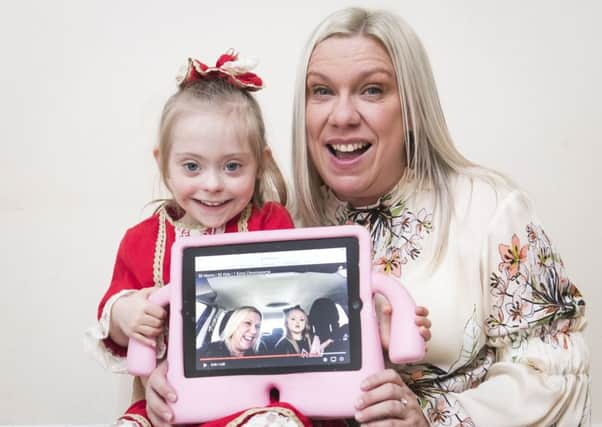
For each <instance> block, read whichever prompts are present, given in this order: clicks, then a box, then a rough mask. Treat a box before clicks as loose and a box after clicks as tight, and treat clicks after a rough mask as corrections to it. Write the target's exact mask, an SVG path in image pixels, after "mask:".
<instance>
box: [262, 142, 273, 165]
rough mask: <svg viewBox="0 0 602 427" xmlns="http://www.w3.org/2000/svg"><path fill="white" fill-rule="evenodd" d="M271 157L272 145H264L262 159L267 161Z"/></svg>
mask: <svg viewBox="0 0 602 427" xmlns="http://www.w3.org/2000/svg"><path fill="white" fill-rule="evenodd" d="M271 158H272V147H270V146H269V145H266V146H265V148H264V149H263V161H264V162H267V161H268V160H270V159H271Z"/></svg>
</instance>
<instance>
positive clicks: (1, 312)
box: [0, 0, 602, 424]
mask: <svg viewBox="0 0 602 427" xmlns="http://www.w3.org/2000/svg"><path fill="white" fill-rule="evenodd" d="M218 3H219V4H222V5H220V6H218ZM285 3H288V2H281V1H270V2H267V1H266V2H261V1H259V2H248V1H242V0H231V1H229V2H216V1H211V2H209V1H201V0H197V1H170V2H159V1H148V0H145V1H142V0H133V1H100V0H97V1H93V0H80V1H76V0H71V1H44V0H38V1H33V0H0V64H1V70H0V77H1V78H0V141H1V142H0V143H1V147H2V150H1V155H0V182H1V183H2V184H1V185H2V191H1V192H0V224H1V225H0V227H1V228H0V236H1V244H0V260H1V261H0V262H1V267H2V268H1V270H0V271H1V274H2V281H3V290H4V297H3V298H1V309H0V327H1V331H2V332H1V336H2V339H1V341H0V342H1V344H0V345H1V347H0V366H1V367H2V373H1V374H0V378H1V379H0V424H60V423H64V424H99V423H108V422H110V421H111V420H112V419H113V418H114V417H115V416H117V415H118V414H120V413H121V412H122V411H123V409H124V408H125V405H126V403H127V400H128V396H127V391H126V390H127V388H128V387H127V386H126V385H125V383H124V379H123V378H122V379H119V378H118V377H117V376H114V375H112V374H109V373H106V372H105V371H104V370H103V369H102V368H101V367H100V366H99V365H98V364H97V363H96V362H95V361H94V360H93V359H92V358H91V357H90V356H89V355H87V354H85V353H84V351H83V345H82V335H83V331H84V330H85V329H86V328H87V327H88V326H89V325H91V324H92V323H93V322H94V320H95V313H96V305H97V303H98V301H99V299H100V297H101V296H102V294H103V293H104V291H105V289H106V287H107V285H108V283H109V280H110V276H111V272H112V267H113V261H114V256H115V253H116V249H117V245H118V243H119V240H120V238H121V236H122V234H123V233H124V231H125V229H126V228H127V227H129V226H131V225H133V224H135V223H136V222H138V221H139V220H141V219H143V218H144V217H145V216H146V215H147V214H148V213H149V209H148V208H147V207H145V204H146V203H147V202H149V201H150V200H152V199H153V198H156V197H157V196H159V195H160V192H159V191H158V188H159V185H158V176H157V173H156V169H155V164H154V161H153V159H152V155H151V150H152V147H153V144H154V143H155V142H156V130H157V123H158V116H159V112H160V109H161V107H162V104H163V102H164V101H165V100H166V98H167V97H168V96H169V95H170V94H171V93H172V92H173V91H174V90H175V82H174V77H175V75H176V72H177V70H178V68H179V66H180V65H181V64H183V63H184V62H185V60H186V58H187V57H188V56H196V57H198V58H200V59H202V60H206V61H207V62H213V61H214V60H215V59H216V57H217V56H218V54H219V53H222V52H223V51H225V50H226V49H227V48H229V47H235V48H237V49H238V50H239V51H240V52H241V53H242V54H243V55H245V56H250V55H254V56H258V57H259V58H261V62H260V66H259V68H258V69H257V71H258V73H259V74H260V75H261V76H262V77H263V78H264V80H265V81H266V82H267V88H266V89H265V90H264V91H262V92H260V93H259V95H258V98H259V100H260V102H261V104H262V106H263V108H264V112H265V118H266V122H267V126H268V134H269V139H270V141H271V144H272V146H273V150H274V152H275V154H276V157H277V160H278V161H279V163H280V165H281V166H282V168H283V169H284V171H285V172H286V174H287V176H289V177H290V170H291V168H290V153H289V152H290V134H291V130H290V122H291V117H290V112H291V105H292V94H293V79H294V73H295V69H296V64H297V58H298V56H299V53H300V51H301V48H302V45H303V44H304V42H305V39H306V38H307V37H308V35H309V32H310V30H311V29H312V28H313V27H314V26H315V25H316V24H317V23H318V22H319V21H320V20H321V19H322V18H324V17H325V16H326V15H327V14H328V13H330V12H331V11H333V10H335V9H338V8H341V7H343V6H349V5H351V3H349V2H347V1H338V0H320V1H303V2H295V3H294V4H293V5H290V6H289V5H285ZM364 5H367V6H370V7H386V8H390V9H392V10H395V11H396V12H398V13H399V14H400V15H402V16H404V17H405V18H406V20H407V21H408V22H410V23H411V25H412V26H413V27H414V28H415V29H416V31H417V32H418V34H419V35H420V36H421V38H422V40H423V42H424V44H425V45H426V48H427V50H428V52H429V54H430V57H431V60H432V63H433V68H434V73H435V77H436V80H437V83H438V86H439V89H440V94H441V100H442V104H443V107H444V110H445V112H446V114H447V119H448V123H449V127H450V130H451V133H452V135H453V137H454V139H455V141H456V143H457V145H458V146H459V148H460V150H461V151H462V152H464V153H465V154H466V155H467V157H469V158H470V159H472V160H474V161H476V162H478V163H482V164H484V165H487V166H490V167H493V168H496V169H498V170H501V171H502V172H504V173H507V174H508V175H510V176H511V177H512V178H513V179H515V180H516V181H517V182H518V183H520V184H521V185H522V186H523V187H524V188H525V189H526V190H527V191H528V192H529V193H530V194H531V195H532V197H533V199H534V201H535V203H536V206H537V209H538V213H539V216H540V218H541V220H542V221H543V224H544V226H545V228H546V231H547V232H548V234H549V235H550V236H551V238H552V240H553V242H554V243H555V245H556V247H557V249H559V251H560V253H561V254H562V255H563V258H564V261H565V264H566V266H567V270H568V272H569V274H570V276H571V278H572V279H573V281H574V282H575V283H576V284H577V285H578V286H579V287H580V289H581V291H582V292H583V293H584V295H585V297H586V300H587V302H588V313H589V314H588V316H589V320H590V322H589V329H588V331H587V337H588V340H589V344H590V347H591V360H592V361H596V360H600V359H602V348H601V343H600V340H599V338H600V335H601V329H602V326H601V325H602V321H601V320H602V314H601V310H600V301H601V296H602V291H601V286H600V272H598V273H596V271H598V267H600V266H601V264H602V263H601V262H600V258H599V253H600V242H601V241H602V233H601V232H600V227H599V223H598V222H596V221H599V214H600V210H601V209H600V208H601V207H602V203H601V198H602V197H601V193H602V192H601V191H600V183H601V182H602V179H601V178H602V173H601V171H600V170H601V167H600V165H599V159H600V156H601V154H602V150H601V148H600V143H601V141H600V139H601V136H602V114H601V112H602V111H601V107H600V99H601V98H602V83H600V79H601V77H602V55H601V51H602V47H601V43H600V40H602V26H600V24H599V19H600V17H602V3H599V2H598V1H596V0H591V1H586V0H584V1H574V2H569V1H553V0H552V1H551V0H532V1H523V0H506V1H503V2H502V1H481V0H466V1H454V2H450V1H443V0H442V1H421V2H418V1H405V0H391V1H373V2H366V3H365V4H364ZM592 374H593V376H592V378H593V379H592V382H593V396H594V400H593V407H594V408H596V407H597V408H600V407H601V406H602V397H601V393H600V391H601V390H602V389H600V385H599V384H600V380H601V379H602V370H601V368H600V365H599V364H596V363H594V364H593V366H592ZM593 420H594V422H597V423H601V422H602V413H601V412H600V411H594V414H593Z"/></svg>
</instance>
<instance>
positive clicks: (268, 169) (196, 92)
mask: <svg viewBox="0 0 602 427" xmlns="http://www.w3.org/2000/svg"><path fill="white" fill-rule="evenodd" d="M190 109H197V110H199V111H207V110H208V109H211V110H212V111H216V110H217V111H219V112H222V111H223V114H224V115H229V116H231V117H232V119H233V120H232V121H231V123H232V126H234V127H236V131H238V132H240V134H241V136H242V138H243V139H244V140H246V141H248V142H249V146H250V148H251V152H252V153H253V157H254V159H255V161H256V162H257V167H258V171H257V178H256V183H255V191H254V193H253V203H254V204H255V205H256V206H261V205H263V203H264V202H265V201H267V200H274V201H277V202H279V203H281V204H283V205H284V204H286V202H287V190H286V184H285V181H284V177H283V175H282V172H281V171H280V169H279V168H278V165H277V164H276V162H275V161H274V159H273V157H272V156H271V155H269V156H266V155H265V150H266V149H267V147H268V145H267V141H266V136H265V125H264V122H263V116H262V114H261V109H260V107H259V104H258V103H257V101H256V100H255V98H254V97H253V95H251V94H250V93H249V92H248V91H246V90H244V89H239V88H237V87H235V86H233V85H231V84H230V83H228V82H227V81H225V80H223V79H211V80H209V79H203V80H197V81H195V82H194V83H191V84H189V85H186V86H184V87H183V88H180V89H179V90H178V91H177V92H176V93H175V94H174V95H172V96H171V97H170V98H169V99H168V100H167V102H166V103H165V106H164V107H163V113H162V114H161V120H160V122H159V144H158V147H157V148H158V151H159V171H160V173H161V180H162V181H163V184H164V185H165V187H166V188H167V189H169V185H168V183H167V178H168V173H169V171H168V161H169V153H170V151H171V146H172V138H171V135H172V131H173V128H174V124H175V122H176V121H177V120H178V117H179V116H180V114H181V112H182V111H183V110H188V111H189V110H190ZM165 203H166V204H168V205H169V206H171V207H173V208H175V209H177V210H181V208H179V207H178V206H177V205H176V204H175V201H174V200H173V199H170V200H167V201H165Z"/></svg>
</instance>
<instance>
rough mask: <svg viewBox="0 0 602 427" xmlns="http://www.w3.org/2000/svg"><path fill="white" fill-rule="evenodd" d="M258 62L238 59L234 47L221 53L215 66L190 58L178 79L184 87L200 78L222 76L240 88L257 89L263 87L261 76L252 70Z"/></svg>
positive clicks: (179, 83)
mask: <svg viewBox="0 0 602 427" xmlns="http://www.w3.org/2000/svg"><path fill="white" fill-rule="evenodd" d="M257 62H258V61H257V60H256V59H247V60H241V59H238V53H237V52H236V51H235V50H234V49H229V50H228V51H227V52H226V53H224V54H223V55H221V56H220V57H219V58H218V60H217V62H216V63H215V67H209V66H207V65H206V64H203V63H202V62H201V61H199V60H197V59H193V58H188V65H187V67H186V70H185V72H184V73H182V74H180V75H179V76H178V77H177V78H176V80H177V82H178V85H179V86H180V87H184V86H186V85H188V84H190V83H192V82H195V81H197V80H199V79H215V78H222V79H226V80H227V81H228V82H229V83H230V84H232V85H234V86H236V87H238V88H241V89H246V90H249V91H255V90H259V89H261V88H263V81H262V80H261V78H260V77H259V76H258V75H257V74H255V73H252V72H251V71H250V70H252V69H253V68H254V67H255V66H256V65H257Z"/></svg>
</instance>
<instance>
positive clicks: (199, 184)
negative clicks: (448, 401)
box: [88, 51, 429, 426]
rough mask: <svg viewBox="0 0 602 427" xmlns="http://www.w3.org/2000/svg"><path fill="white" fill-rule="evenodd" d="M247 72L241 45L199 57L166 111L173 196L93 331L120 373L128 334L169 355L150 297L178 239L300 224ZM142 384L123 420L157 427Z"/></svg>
mask: <svg viewBox="0 0 602 427" xmlns="http://www.w3.org/2000/svg"><path fill="white" fill-rule="evenodd" d="M249 69H250V67H249V66H248V63H245V62H243V61H240V60H238V56H237V54H236V53H234V52H233V51H229V52H227V53H226V54H224V55H222V56H220V58H219V59H218V61H217V63H216V65H215V67H208V66H206V65H205V64H203V63H201V62H199V61H197V60H192V59H191V60H189V63H188V68H187V70H186V73H185V75H184V76H183V77H181V78H179V89H178V91H177V92H176V93H175V94H174V95H173V96H172V97H171V98H169V100H168V101H167V103H166V105H165V107H164V109H163V113H162V116H161V121H160V126H159V144H158V146H157V147H156V148H155V149H154V151H153V154H154V156H155V159H156V161H157V165H158V167H159V170H160V173H161V177H162V180H163V183H164V184H165V186H166V187H167V189H168V190H169V191H170V193H171V195H172V198H171V199H169V200H166V201H164V202H163V203H162V204H161V205H160V206H159V208H158V209H157V210H156V212H155V213H154V214H153V215H152V216H151V217H150V218H147V219H146V220H144V221H142V222H141V223H139V224H138V225H135V226H134V227H132V228H130V229H129V230H127V232H126V233H125V236H124V237H123V239H122V241H121V244H120V246H119V250H118V253H117V260H116V262H115V267H114V271H113V278H112V280H111V284H110V286H109V289H108V290H107V292H106V293H105V295H104V297H103V298H102V300H101V302H100V305H99V307H98V324H97V325H96V326H95V327H94V328H93V329H91V330H90V331H88V337H91V338H92V339H96V348H95V352H96V354H97V355H98V356H99V358H100V359H101V361H102V362H104V364H105V365H106V366H108V367H109V368H110V369H111V370H113V371H114V372H126V360H125V356H126V351H127V345H128V341H129V339H130V338H135V339H137V340H139V341H140V342H142V343H145V344H148V345H151V346H153V347H154V346H158V348H157V355H158V357H159V358H161V357H163V356H164V355H165V339H164V335H163V332H164V325H165V320H166V318H167V312H166V310H165V309H164V308H162V307H160V306H158V305H155V304H153V303H151V302H150V301H149V300H148V296H149V294H150V293H151V292H152V290H153V288H155V287H161V286H163V285H164V284H165V283H168V282H169V270H170V269H169V266H170V255H171V251H170V249H171V246H172V244H173V243H174V241H175V240H177V239H178V238H180V237H183V236H191V235H202V234H214V233H231V232H243V231H255V230H270V229H284V228H292V227H293V221H292V219H291V217H290V215H289V213H288V211H287V210H286V209H285V208H284V207H283V205H284V204H286V200H287V192H286V188H285V184H284V179H283V176H282V173H281V172H280V170H279V168H278V167H277V165H276V163H275V162H274V160H273V158H272V156H271V151H270V148H269V147H268V145H267V143H266V138H265V129H264V123H263V118H262V114H261V110H260V108H259V105H258V104H257V102H256V100H255V99H254V98H253V96H252V95H251V93H250V92H251V91H255V90H259V89H261V88H262V81H261V79H260V78H259V77H258V76H257V75H255V74H253V73H251V72H250V71H249ZM267 200H272V201H267ZM417 315H418V317H417V324H421V325H423V326H424V325H425V322H428V320H427V319H426V318H425V316H426V313H425V312H421V311H419V310H417ZM427 326H428V325H427ZM422 334H423V336H427V337H428V334H429V331H428V329H427V328H422ZM144 383H145V379H143V380H142V384H141V382H140V381H135V382H134V392H133V401H135V403H134V404H133V405H132V406H131V407H130V408H129V409H128V411H127V413H126V414H125V415H124V416H122V417H121V419H120V421H119V423H120V424H122V425H127V424H130V425H140V426H148V425H150V421H149V420H148V418H147V415H146V402H145V401H144V400H143V396H144V393H143V388H142V387H141V385H142V386H144ZM281 406H282V405H281ZM284 406H286V405H284ZM241 409H244V408H241ZM280 409H281V408H279V407H274V408H271V409H270V410H271V411H275V412H279V410H280ZM283 412H286V413H289V414H290V410H288V412H287V411H283ZM297 415H298V419H296V420H295V422H297V423H302V424H306V423H308V421H307V420H306V419H305V418H304V417H303V416H302V415H301V414H298V413H297V412H296V411H294V410H293V417H295V416H297ZM216 423H217V424H216V425H220V422H216Z"/></svg>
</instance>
